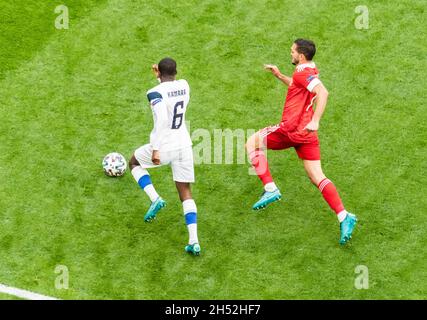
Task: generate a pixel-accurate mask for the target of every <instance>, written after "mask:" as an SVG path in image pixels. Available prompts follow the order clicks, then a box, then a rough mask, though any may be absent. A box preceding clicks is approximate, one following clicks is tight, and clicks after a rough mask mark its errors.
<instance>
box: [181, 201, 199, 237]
mask: <svg viewBox="0 0 427 320" xmlns="http://www.w3.org/2000/svg"><path fill="white" fill-rule="evenodd" d="M182 209H183V210H184V217H185V224H186V225H187V229H188V235H189V240H188V244H195V243H199V239H198V237H197V207H196V203H195V202H194V200H193V199H187V200H184V201H183V202H182Z"/></svg>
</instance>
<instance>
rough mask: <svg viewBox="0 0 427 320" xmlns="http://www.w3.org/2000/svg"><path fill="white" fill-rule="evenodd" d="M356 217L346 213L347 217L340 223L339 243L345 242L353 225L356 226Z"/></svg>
mask: <svg viewBox="0 0 427 320" xmlns="http://www.w3.org/2000/svg"><path fill="white" fill-rule="evenodd" d="M356 222H357V218H356V216H355V215H354V214H352V213H347V217H345V219H344V220H343V222H341V223H340V244H341V245H344V244H346V243H347V242H348V241H349V240H350V239H351V235H352V233H353V230H354V227H355V226H356Z"/></svg>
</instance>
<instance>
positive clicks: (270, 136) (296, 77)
mask: <svg viewBox="0 0 427 320" xmlns="http://www.w3.org/2000/svg"><path fill="white" fill-rule="evenodd" d="M315 53H316V47H315V44H314V43H313V42H312V41H310V40H306V39H297V40H295V41H294V43H293V44H292V47H291V57H292V64H294V65H295V66H296V68H295V72H294V74H293V75H292V78H291V77H287V76H285V75H283V74H282V73H281V72H280V71H279V69H278V68H277V67H276V66H275V65H270V64H268V65H265V66H264V67H265V68H266V69H267V70H269V71H271V73H272V74H273V75H274V76H275V77H276V78H278V79H279V80H281V81H282V82H283V83H284V84H285V85H287V86H288V87H289V88H288V93H287V95H286V101H285V106H284V109H283V115H282V121H281V122H280V124H278V125H274V126H270V127H266V128H264V129H262V130H260V131H258V132H257V133H255V134H254V135H252V136H251V137H250V138H249V139H248V141H247V143H246V149H247V152H248V155H249V159H250V160H251V162H252V165H253V167H254V169H255V171H256V173H257V175H258V177H259V178H260V179H261V181H262V182H263V184H264V193H263V195H262V197H261V199H260V200H259V201H258V202H257V203H255V204H254V206H253V209H255V210H258V209H261V208H265V207H266V206H267V205H268V204H270V203H272V202H275V201H277V200H280V198H281V194H280V191H279V189H278V188H277V186H276V185H275V183H274V182H273V178H272V177H271V174H270V170H269V167H268V162H267V159H266V156H265V150H266V149H271V150H283V149H287V148H291V147H293V148H294V149H295V151H296V152H297V154H298V157H299V158H300V159H302V161H303V163H304V169H305V171H306V172H307V175H308V177H309V178H310V180H311V182H312V183H313V184H314V185H315V186H316V187H317V188H318V189H319V191H320V192H321V193H322V195H323V198H324V199H325V200H326V202H327V203H328V205H329V206H330V207H331V209H332V210H333V211H335V213H336V215H337V217H338V220H339V222H340V241H339V243H340V244H345V243H347V242H348V241H349V240H350V239H351V235H352V233H353V230H354V227H355V225H356V221H357V219H356V216H355V215H354V214H351V213H349V212H347V211H346V210H345V208H344V205H343V203H342V201H341V198H340V196H339V194H338V192H337V189H336V188H335V185H334V184H333V183H332V181H331V180H329V179H328V178H327V177H326V176H325V175H324V173H323V171H322V167H321V163H320V147H319V138H318V136H317V130H318V129H319V122H320V119H321V117H322V114H323V112H324V111H325V107H326V102H327V99H328V91H327V90H326V88H325V86H324V85H323V84H322V82H321V81H320V79H319V71H318V70H317V68H316V65H315V63H314V62H313V61H312V59H313V56H314V54H315Z"/></svg>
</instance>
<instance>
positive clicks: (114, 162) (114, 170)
mask: <svg viewBox="0 0 427 320" xmlns="http://www.w3.org/2000/svg"><path fill="white" fill-rule="evenodd" d="M102 167H103V168H104V172H105V174H106V175H107V176H109V177H120V176H122V175H124V174H125V172H126V168H127V163H126V159H125V157H124V156H123V155H121V154H120V153H117V152H111V153H109V154H107V155H106V156H105V157H104V159H103V160H102Z"/></svg>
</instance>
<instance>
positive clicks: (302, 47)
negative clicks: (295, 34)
mask: <svg viewBox="0 0 427 320" xmlns="http://www.w3.org/2000/svg"><path fill="white" fill-rule="evenodd" d="M294 43H295V44H296V45H297V52H298V53H302V54H303V55H304V56H305V58H306V59H307V60H309V61H310V60H312V59H313V57H314V55H315V54H316V45H315V44H314V42H313V41H311V40H307V39H296V40H295V41H294Z"/></svg>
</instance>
